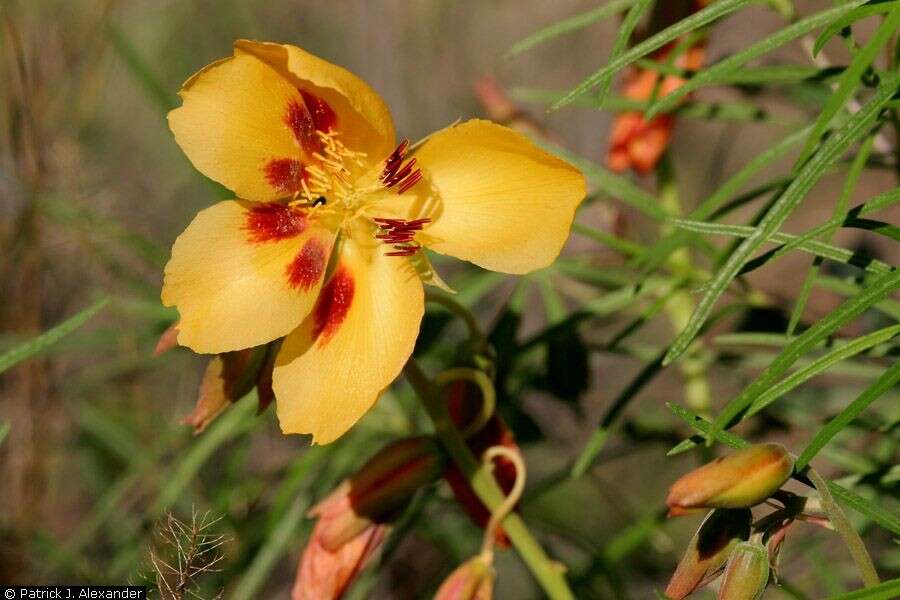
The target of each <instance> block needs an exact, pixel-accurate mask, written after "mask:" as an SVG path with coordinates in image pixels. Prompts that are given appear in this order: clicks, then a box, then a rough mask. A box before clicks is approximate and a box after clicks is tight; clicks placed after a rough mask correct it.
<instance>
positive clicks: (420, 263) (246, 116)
mask: <svg viewBox="0 0 900 600" xmlns="http://www.w3.org/2000/svg"><path fill="white" fill-rule="evenodd" d="M181 97H182V99H183V105H182V106H181V107H179V108H177V109H175V110H173V111H172V112H171V113H169V125H170V127H171V129H172V132H173V133H174V134H175V139H176V141H177V142H178V144H179V145H180V146H181V148H182V149H183V150H184V151H185V153H186V154H187V156H188V158H189V159H190V160H191V162H192V163H193V164H194V166H196V167H197V168H198V169H199V170H200V171H201V172H202V173H203V174H205V175H207V176H208V177H210V178H211V179H214V180H216V181H218V182H219V183H221V184H223V185H224V186H226V187H228V188H230V189H231V190H232V191H233V192H234V193H235V195H236V196H237V197H238V198H240V199H239V200H228V201H224V202H219V203H218V204H215V205H213V206H212V207H210V208H207V209H206V210H203V211H201V212H200V213H199V214H198V215H197V217H196V218H195V219H194V220H193V222H191V224H190V225H189V226H188V228H187V229H186V230H185V232H184V233H182V234H181V236H179V238H178V239H177V240H176V241H175V245H174V247H173V249H172V259H171V260H170V261H169V263H168V265H166V269H165V280H164V283H163V290H162V300H163V303H164V304H165V305H166V306H175V307H177V309H178V312H179V316H180V321H179V333H178V342H179V343H180V344H182V345H185V346H188V347H190V348H191V349H193V350H195V351H197V352H205V353H222V352H228V351H234V350H240V349H245V348H250V347H254V346H259V345H262V344H265V343H268V342H271V341H273V340H276V339H278V338H281V337H285V336H286V337H285V339H284V342H283V343H282V346H281V350H280V351H279V353H278V356H277V358H276V360H275V368H274V372H273V376H272V382H273V388H274V391H275V396H276V404H277V409H278V418H279V421H280V423H281V427H282V430H283V431H284V432H285V433H310V434H312V435H313V441H314V442H318V443H327V442H330V441H332V440H334V439H336V438H337V437H339V436H340V435H341V434H343V433H344V432H345V431H346V430H347V429H349V428H350V427H351V426H352V425H353V424H354V423H355V422H356V421H357V420H358V419H359V418H361V417H362V415H363V414H365V412H366V411H367V410H368V409H369V408H370V407H371V406H372V405H373V404H374V402H375V401H376V399H377V397H378V395H379V393H380V392H381V391H382V390H383V389H384V388H386V387H387V386H388V385H389V384H390V383H391V382H392V381H393V380H394V379H395V378H396V377H397V375H398V374H399V372H400V370H401V369H402V367H403V365H404V364H405V362H406V360H407V359H408V358H409V356H410V354H411V353H412V350H413V345H414V343H415V340H416V337H417V334H418V330H419V324H420V321H421V319H422V314H423V311H424V297H423V296H424V295H423V288H422V282H423V281H425V282H426V283H434V282H436V281H437V279H436V276H435V274H434V273H433V270H432V269H431V268H430V266H429V265H428V261H427V259H426V258H425V255H424V253H423V252H422V251H421V250H422V248H423V247H428V248H430V249H431V250H433V251H435V252H438V253H441V254H448V255H452V256H456V257H458V258H461V259H464V260H468V261H470V262H473V263H475V264H476V265H479V266H481V267H484V268H487V269H492V270H496V271H501V272H505V273H526V272H529V271H532V270H535V269H539V268H542V267H545V266H547V265H548V264H550V263H551V262H552V261H553V260H554V259H555V258H556V256H557V255H558V253H559V251H560V249H561V248H562V245H563V244H564V243H565V240H566V238H567V237H568V233H569V228H570V225H571V223H572V220H573V218H574V213H575V208H576V207H577V206H578V204H579V203H580V202H581V200H582V199H583V198H584V195H585V182H584V177H583V176H582V175H581V173H580V172H579V171H578V170H577V169H575V168H574V167H572V166H571V165H569V164H568V163H566V162H564V161H562V160H559V159H557V158H555V157H553V156H551V155H549V154H547V153H545V152H543V151H542V150H540V149H539V148H537V147H536V146H535V145H534V144H532V143H531V142H530V141H528V140H527V139H526V138H525V137H524V136H523V135H521V134H519V133H516V132H514V131H512V130H510V129H507V128H505V127H502V126H500V125H496V124H494V123H490V122H488V121H481V120H472V121H468V122H465V123H462V124H460V125H456V126H451V127H448V128H446V129H443V130H441V131H438V132H437V133H435V134H433V135H432V136H430V137H429V138H427V140H425V142H424V143H423V144H422V145H421V147H419V148H417V149H415V150H414V149H413V148H411V147H410V145H409V143H408V142H407V141H406V140H404V141H402V142H400V143H399V144H398V143H397V140H396V138H395V135H394V125H393V120H392V119H391V115H390V112H389V111H388V109H387V107H386V106H385V104H384V102H383V101H382V100H381V98H380V97H379V96H378V94H377V93H375V92H374V91H373V90H372V89H371V88H370V87H369V86H368V85H366V84H365V83H364V82H363V81H362V80H360V79H358V78H357V77H356V76H355V75H353V74H352V73H350V72H349V71H346V70H344V69H342V68H340V67H337V66H335V65H332V64H330V63H328V62H326V61H324V60H322V59H320V58H317V57H315V56H313V55H311V54H308V53H307V52H304V51H303V50H301V49H300V48H297V47H294V46H289V45H281V44H271V43H259V42H251V41H246V40H242V41H238V42H236V43H235V47H234V55H233V56H232V57H229V58H226V59H223V60H220V61H218V62H215V63H213V64H211V65H209V66H208V67H206V68H204V69H203V70H201V71H200V72H199V73H197V74H196V75H194V76H193V77H191V78H190V79H189V80H188V81H187V82H186V83H185V84H184V87H183V89H182V91H181Z"/></svg>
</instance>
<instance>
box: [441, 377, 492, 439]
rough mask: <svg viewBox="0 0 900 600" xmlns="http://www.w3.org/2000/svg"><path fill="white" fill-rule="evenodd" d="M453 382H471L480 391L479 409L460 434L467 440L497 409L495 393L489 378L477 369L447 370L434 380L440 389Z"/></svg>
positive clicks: (485, 423) (479, 429)
mask: <svg viewBox="0 0 900 600" xmlns="http://www.w3.org/2000/svg"><path fill="white" fill-rule="evenodd" d="M454 381H471V382H472V383H474V384H475V385H477V386H478V387H479V389H481V407H480V408H479V410H478V414H477V415H475V418H474V419H472V421H471V422H470V423H468V424H467V425H466V428H465V429H463V430H462V432H461V433H462V436H463V438H465V439H469V438H470V437H472V436H473V435H475V434H476V433H478V432H479V431H481V429H482V428H483V427H484V426H485V425H487V422H488V421H489V420H490V418H491V416H492V415H493V414H494V409H495V408H496V407H497V392H496V390H495V389H494V384H493V382H492V381H491V379H490V377H488V376H487V374H486V373H485V372H484V371H480V370H478V369H471V368H468V367H458V368H455V369H447V370H446V371H443V372H442V373H440V374H438V376H437V377H435V378H434V382H435V383H436V384H437V385H438V386H440V387H444V386H446V385H447V384H449V383H453V382H454Z"/></svg>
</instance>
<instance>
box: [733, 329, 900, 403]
mask: <svg viewBox="0 0 900 600" xmlns="http://www.w3.org/2000/svg"><path fill="white" fill-rule="evenodd" d="M898 334H900V325H892V326H890V327H885V328H884V329H879V330H878V331H874V332H872V333H869V334H867V335H863V336H860V337H858V338H855V339H853V340H851V341H849V342H847V343H846V344H843V345H841V346H840V347H838V348H835V349H834V350H832V351H831V352H828V353H826V354H824V355H822V356H820V357H819V358H817V359H816V360H814V361H813V362H811V363H810V364H809V365H807V366H806V367H804V368H802V369H800V370H799V371H795V372H794V373H791V374H790V375H788V376H787V377H785V378H784V379H782V380H781V381H779V382H778V383H776V384H775V385H773V386H771V387H769V388H767V389H766V390H765V391H763V392H762V393H761V394H760V395H759V396H757V397H756V399H754V400H753V403H752V404H751V405H750V407H749V408H748V409H747V413H746V415H745V418H746V417H750V416H752V415H755V414H756V413H758V412H759V411H761V410H762V409H764V408H765V407H767V406H768V405H770V404H771V403H772V402H775V400H777V399H778V398H779V397H781V396H783V395H784V394H786V393H787V392H789V391H791V390H792V389H794V388H795V387H797V386H799V385H801V384H802V383H804V382H806V381H808V380H809V379H812V378H813V377H815V376H816V375H819V374H820V373H822V372H824V371H825V370H827V369H828V368H829V367H831V366H832V365H834V364H835V363H837V362H840V361H842V360H845V359H847V358H850V357H851V356H856V355H857V354H859V353H860V352H864V351H865V350H868V349H869V348H872V347H873V346H877V345H878V344H882V343H884V342H887V341H889V340H890V339H892V338H893V337H895V336H897V335H898Z"/></svg>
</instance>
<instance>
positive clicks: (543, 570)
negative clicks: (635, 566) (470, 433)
mask: <svg viewBox="0 0 900 600" xmlns="http://www.w3.org/2000/svg"><path fill="white" fill-rule="evenodd" d="M404 374H405V375H406V379H407V380H408V381H409V383H410V385H412V387H413V389H414V390H415V391H416V394H418V395H419V397H420V398H421V399H422V404H423V405H424V406H425V410H426V411H427V412H428V416H429V417H430V418H431V420H432V422H433V423H434V430H435V433H436V434H437V436H438V438H439V439H440V440H441V444H443V446H444V448H446V450H447V453H448V454H449V455H450V457H451V458H452V459H453V462H454V463H455V464H456V466H457V467H458V468H459V470H460V472H462V474H463V475H464V476H465V477H466V479H468V481H469V484H470V485H471V486H472V489H473V490H475V493H476V494H477V495H478V497H479V498H480V499H481V501H482V502H484V504H485V506H487V507H488V510H490V511H491V512H494V511H495V510H496V509H497V508H498V507H499V506H500V505H501V504H503V501H504V500H505V496H504V494H503V492H502V490H501V489H500V487H499V486H498V485H497V483H496V481H494V478H493V476H492V475H491V473H490V470H489V469H482V468H481V463H480V462H479V461H478V459H476V458H475V456H474V455H473V454H472V451H471V450H469V447H468V446H467V445H466V442H465V440H464V439H463V437H462V435H461V434H460V432H459V431H458V430H457V429H456V426H455V425H454V424H453V421H452V420H451V419H450V414H449V413H448V412H447V406H446V404H445V403H444V401H443V396H442V395H441V393H440V390H439V389H438V388H437V387H436V386H435V384H434V383H432V381H431V380H430V379H428V377H427V376H426V375H425V373H424V372H423V371H422V369H421V368H420V367H419V365H418V363H417V362H416V361H415V359H414V358H410V359H409V362H408V363H406V367H405V368H404ZM503 528H504V529H505V530H506V533H507V535H509V539H510V540H511V541H512V543H513V546H515V548H516V550H517V551H518V553H519V555H520V556H521V557H522V560H523V561H524V562H525V564H526V565H527V567H528V568H529V569H530V570H531V572H532V574H533V575H534V577H535V579H537V581H538V583H539V584H540V585H541V587H542V588H543V589H544V592H545V593H546V594H547V596H548V597H549V598H550V599H551V600H574V598H575V596H574V595H573V594H572V591H571V590H570V589H569V586H568V584H567V583H566V579H565V577H564V575H563V573H564V571H565V568H564V567H563V566H562V565H561V564H559V563H557V562H556V561H553V560H552V559H550V557H549V556H547V554H546V553H545V552H544V549H543V548H541V545H540V544H539V543H538V542H537V540H535V539H534V536H533V535H532V534H531V532H530V531H529V530H528V527H527V526H526V525H525V522H524V521H522V519H521V517H519V515H518V514H516V513H510V514H509V515H507V517H506V518H505V519H503Z"/></svg>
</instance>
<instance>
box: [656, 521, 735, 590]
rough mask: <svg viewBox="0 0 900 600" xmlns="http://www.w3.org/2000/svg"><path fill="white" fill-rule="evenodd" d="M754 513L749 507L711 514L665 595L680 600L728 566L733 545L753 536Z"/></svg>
mask: <svg viewBox="0 0 900 600" xmlns="http://www.w3.org/2000/svg"><path fill="white" fill-rule="evenodd" d="M752 520H753V516H752V515H751V514H750V510H749V509H746V508H737V509H726V508H721V509H716V510H714V511H712V512H710V513H709V515H707V516H706V518H705V519H704V520H703V523H701V524H700V528H699V529H698V530H697V533H695V534H694V537H693V538H691V543H690V544H689V545H688V548H687V550H686V551H685V553H684V556H682V558H681V562H679V563H678V568H677V569H675V574H674V575H672V580H671V581H669V585H668V587H666V596H668V597H669V598H671V599H672V600H681V599H682V598H685V597H687V596H688V595H689V594H691V593H693V592H694V591H695V590H698V589H700V588H701V587H703V586H705V585H706V584H708V583H709V582H710V581H712V580H713V579H714V578H715V577H716V576H717V575H718V574H719V572H720V571H721V570H722V567H724V566H725V562H726V561H727V560H728V557H729V556H730V555H731V551H732V550H733V549H734V547H735V546H736V545H737V544H738V543H739V542H741V541H742V540H746V539H747V538H748V537H749V536H750V524H751V522H752Z"/></svg>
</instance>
